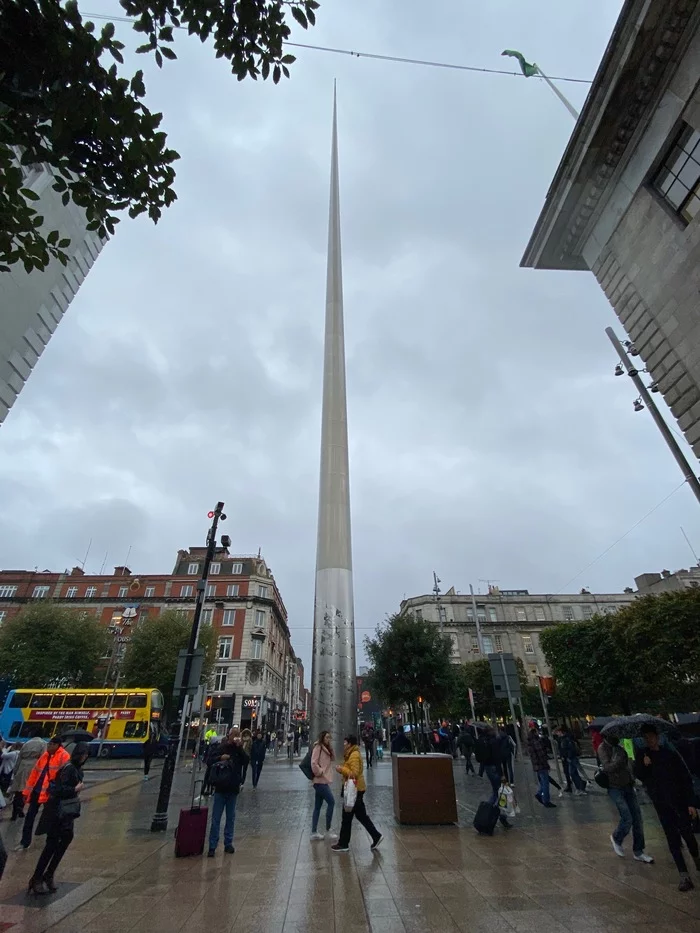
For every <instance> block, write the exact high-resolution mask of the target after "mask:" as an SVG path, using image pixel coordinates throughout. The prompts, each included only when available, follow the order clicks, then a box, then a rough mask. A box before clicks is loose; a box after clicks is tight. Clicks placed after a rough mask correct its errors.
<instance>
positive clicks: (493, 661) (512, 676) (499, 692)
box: [488, 653, 520, 700]
mask: <svg viewBox="0 0 700 933" xmlns="http://www.w3.org/2000/svg"><path fill="white" fill-rule="evenodd" d="M488 658H489V666H490V668H491V680H492V681H493V690H494V693H495V694H496V697H497V698H498V699H501V698H502V699H504V700H506V699H508V693H509V692H510V697H511V699H513V700H519V699H520V678H519V677H518V668H517V667H516V664H515V658H514V657H513V655H512V654H503V653H501V654H490V655H489V656H488Z"/></svg>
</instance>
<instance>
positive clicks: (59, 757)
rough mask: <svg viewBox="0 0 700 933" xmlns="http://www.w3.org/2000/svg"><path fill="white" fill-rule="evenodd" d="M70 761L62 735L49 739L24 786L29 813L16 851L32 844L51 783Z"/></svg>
mask: <svg viewBox="0 0 700 933" xmlns="http://www.w3.org/2000/svg"><path fill="white" fill-rule="evenodd" d="M68 761H70V755H69V754H68V752H67V751H66V750H65V748H63V744H62V742H61V739H60V737H59V736H54V737H53V738H52V739H49V742H48V745H47V746H46V751H45V752H44V754H43V755H41V756H40V757H39V758H38V759H37V762H36V764H35V765H34V767H33V768H32V770H31V772H30V774H29V777H28V778H27V784H26V786H25V788H24V799H25V801H26V802H27V803H28V807H27V815H26V816H25V818H24V826H23V827H22V841H21V842H20V844H19V845H18V846H17V849H16V851H19V850H21V849H28V848H29V846H30V845H31V844H32V833H33V831H34V820H35V819H36V815H37V813H38V812H39V807H40V806H41V805H42V804H43V803H46V801H47V800H48V799H49V785H50V784H51V781H53V780H54V778H55V777H56V775H57V774H58V772H59V770H60V769H61V768H62V767H63V765H64V764H66V762H68Z"/></svg>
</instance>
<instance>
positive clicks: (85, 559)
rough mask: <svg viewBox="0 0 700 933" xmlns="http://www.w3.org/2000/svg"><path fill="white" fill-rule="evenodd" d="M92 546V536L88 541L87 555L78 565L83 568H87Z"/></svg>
mask: <svg viewBox="0 0 700 933" xmlns="http://www.w3.org/2000/svg"><path fill="white" fill-rule="evenodd" d="M91 547H92V538H90V541H89V542H88V546H87V551H86V552H85V557H83V559H82V560H81V561H80V560H79V561H78V566H79V567H80V569H81V570H85V564H86V563H87V559H88V554H89V553H90V548H91Z"/></svg>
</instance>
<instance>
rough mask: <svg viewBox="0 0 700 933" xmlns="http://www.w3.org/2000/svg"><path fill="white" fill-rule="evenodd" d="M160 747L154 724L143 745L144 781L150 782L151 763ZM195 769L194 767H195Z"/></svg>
mask: <svg viewBox="0 0 700 933" xmlns="http://www.w3.org/2000/svg"><path fill="white" fill-rule="evenodd" d="M157 745H158V736H157V735H156V728H155V726H154V725H153V723H149V725H148V737H147V738H146V741H145V742H144V743H143V779H144V781H148V780H149V771H150V770H151V761H152V760H153V756H154V755H155V753H156V747H157ZM193 767H194V766H193Z"/></svg>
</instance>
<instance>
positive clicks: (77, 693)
mask: <svg viewBox="0 0 700 933" xmlns="http://www.w3.org/2000/svg"><path fill="white" fill-rule="evenodd" d="M162 710H163V695H162V693H161V692H160V690H155V689H153V688H151V687H148V688H139V687H133V688H131V689H129V690H127V689H124V690H114V689H113V688H110V689H107V690H96V689H93V688H89V689H85V690H78V689H76V688H75V687H73V688H67V689H56V690H54V689H53V688H42V689H37V690H29V689H21V690H10V692H9V693H8V695H7V698H6V700H5V704H4V706H3V709H2V713H0V734H2V736H3V738H4V739H5V740H10V741H14V742H25V741H26V740H27V739H28V738H30V737H31V736H32V735H34V732H35V730H36V729H37V727H38V728H40V729H41V736H42V738H44V739H48V738H50V737H51V736H52V735H61V734H62V733H64V732H72V731H74V730H76V729H83V730H85V731H86V732H89V733H90V734H91V735H93V736H94V740H93V741H92V742H91V743H90V754H91V755H97V754H98V750H99V754H100V755H102V756H103V757H105V758H108V757H115V758H129V757H134V758H136V757H139V756H140V755H141V754H142V753H143V743H144V742H145V740H146V739H147V738H148V734H149V729H151V728H152V727H154V731H155V732H156V734H159V733H160V717H161V713H162Z"/></svg>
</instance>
